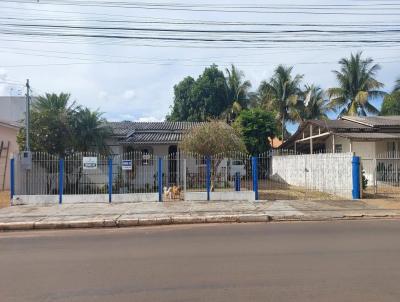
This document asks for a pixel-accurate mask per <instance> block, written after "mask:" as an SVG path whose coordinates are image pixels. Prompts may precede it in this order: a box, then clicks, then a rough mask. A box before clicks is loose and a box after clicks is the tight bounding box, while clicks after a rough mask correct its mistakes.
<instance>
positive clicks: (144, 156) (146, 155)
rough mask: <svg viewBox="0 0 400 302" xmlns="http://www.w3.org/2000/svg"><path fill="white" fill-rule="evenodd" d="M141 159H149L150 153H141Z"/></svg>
mask: <svg viewBox="0 0 400 302" xmlns="http://www.w3.org/2000/svg"><path fill="white" fill-rule="evenodd" d="M142 158H143V160H149V159H150V158H151V155H150V154H143V155H142Z"/></svg>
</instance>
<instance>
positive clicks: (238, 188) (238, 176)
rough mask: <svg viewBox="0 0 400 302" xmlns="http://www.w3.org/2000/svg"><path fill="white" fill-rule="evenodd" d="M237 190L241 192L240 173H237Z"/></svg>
mask: <svg viewBox="0 0 400 302" xmlns="http://www.w3.org/2000/svg"><path fill="white" fill-rule="evenodd" d="M235 190H236V191H237V192H238V191H240V172H236V173H235Z"/></svg>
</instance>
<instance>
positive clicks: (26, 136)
mask: <svg viewBox="0 0 400 302" xmlns="http://www.w3.org/2000/svg"><path fill="white" fill-rule="evenodd" d="M30 89H31V87H30V86H29V79H27V80H26V112H25V151H29V149H30V148H29V109H30V96H29V90H30Z"/></svg>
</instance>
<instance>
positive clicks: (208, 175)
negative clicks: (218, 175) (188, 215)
mask: <svg viewBox="0 0 400 302" xmlns="http://www.w3.org/2000/svg"><path fill="white" fill-rule="evenodd" d="M206 166H207V172H206V173H207V175H206V186H207V200H210V191H211V158H210V157H209V156H207V159H206Z"/></svg>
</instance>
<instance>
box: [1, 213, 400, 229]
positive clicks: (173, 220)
mask: <svg viewBox="0 0 400 302" xmlns="http://www.w3.org/2000/svg"><path fill="white" fill-rule="evenodd" d="M362 219H365V220H368V219H400V215H390V214H382V215H380V214H377V215H368V214H366V215H363V214H354V215H339V216H305V215H295V216H270V215H265V214H258V215H251V214H248V215H215V216H176V217H154V218H133V219H118V220H112V219H108V220H107V219H106V220H82V221H61V222H57V221H37V222H32V221H31V222H2V223H0V231H27V230H56V229H87V228H124V227H137V226H157V225H172V224H176V225H177V224H181V225H182V224H206V223H255V222H258V223H267V222H285V221H287V222H293V221H336V220H362Z"/></svg>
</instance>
